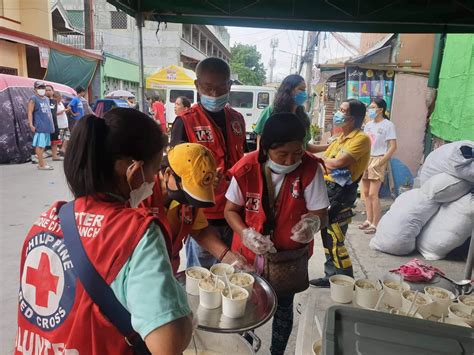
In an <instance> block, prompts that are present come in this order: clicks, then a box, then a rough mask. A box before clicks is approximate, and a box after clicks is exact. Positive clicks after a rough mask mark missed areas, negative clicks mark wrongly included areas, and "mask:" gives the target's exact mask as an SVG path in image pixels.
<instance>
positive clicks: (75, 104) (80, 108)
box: [68, 86, 86, 130]
mask: <svg viewBox="0 0 474 355" xmlns="http://www.w3.org/2000/svg"><path fill="white" fill-rule="evenodd" d="M76 93H77V95H76V96H74V97H73V99H72V100H71V102H70V103H69V105H68V108H69V113H70V115H71V116H72V121H73V126H72V127H71V130H72V129H74V125H75V124H76V122H77V121H79V120H80V119H81V118H82V117H83V116H84V115H85V112H84V103H83V101H82V99H83V98H84V96H85V95H86V90H85V89H84V88H83V87H82V86H78V87H77V88H76Z"/></svg>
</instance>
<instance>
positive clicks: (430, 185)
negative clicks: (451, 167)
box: [421, 173, 474, 203]
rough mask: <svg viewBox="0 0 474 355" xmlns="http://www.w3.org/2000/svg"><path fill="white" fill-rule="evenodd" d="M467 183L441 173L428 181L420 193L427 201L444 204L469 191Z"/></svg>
mask: <svg viewBox="0 0 474 355" xmlns="http://www.w3.org/2000/svg"><path fill="white" fill-rule="evenodd" d="M473 186H474V184H471V183H470V182H469V181H466V180H462V179H458V178H457V177H454V176H452V175H449V174H446V173H441V174H437V175H434V176H432V177H430V178H429V179H428V181H426V182H425V183H424V184H423V185H422V186H421V191H422V192H423V193H424V194H425V195H426V196H428V198H429V199H431V200H434V201H436V202H440V203H444V202H451V201H454V200H457V199H459V198H461V197H462V196H464V195H465V194H467V193H468V192H469V191H471V187H473Z"/></svg>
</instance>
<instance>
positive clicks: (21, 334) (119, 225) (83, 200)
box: [15, 108, 192, 355]
mask: <svg viewBox="0 0 474 355" xmlns="http://www.w3.org/2000/svg"><path fill="white" fill-rule="evenodd" d="M165 144H166V138H165V136H164V135H163V133H162V131H161V129H160V127H159V125H158V124H157V123H156V122H155V121H154V120H153V119H152V118H150V117H148V116H147V115H145V114H143V113H141V112H139V111H136V110H130V109H124V108H116V109H113V110H110V111H109V112H107V113H106V114H105V115H104V118H103V119H101V118H97V117H95V116H93V115H88V116H85V117H83V118H82V119H81V120H80V121H78V123H77V124H76V126H75V128H74V130H73V132H72V137H71V140H70V142H69V147H68V150H67V153H66V157H65V160H64V172H65V175H66V180H67V182H68V185H69V187H70V189H71V192H72V194H73V195H74V197H75V200H74V212H75V216H76V218H75V219H76V225H77V229H78V231H79V233H80V235H81V238H80V243H82V245H83V248H84V249H85V252H86V255H87V258H88V259H89V260H90V262H91V264H92V266H93V267H94V268H95V269H96V270H97V272H98V274H99V277H101V278H103V280H104V281H105V283H106V285H108V287H110V289H111V291H112V292H113V294H114V295H115V298H116V299H117V300H118V301H119V302H120V304H122V305H123V307H125V309H126V310H127V311H128V312H129V313H130V315H131V326H132V327H133V329H134V330H135V331H136V333H137V334H132V335H133V338H131V337H128V340H131V339H137V338H138V339H140V338H142V339H143V340H144V342H145V344H146V346H147V347H148V349H149V351H150V352H151V353H152V354H181V353H182V351H183V350H184V349H185V348H186V346H187V345H188V344H189V341H190V338H191V333H192V321H191V312H190V309H189V306H188V304H187V300H186V294H185V292H184V290H183V289H182V287H181V286H180V285H179V284H178V283H177V281H176V280H175V279H174V277H173V274H172V271H171V266H170V262H169V257H168V254H167V251H166V246H165V241H164V239H165V238H164V234H165V233H166V228H164V226H165V221H163V220H161V219H160V218H159V217H153V216H152V215H151V214H149V213H147V211H146V210H145V209H142V208H137V206H138V205H139V204H140V203H141V202H142V201H143V200H144V199H146V198H147V197H149V196H150V194H151V191H152V187H153V181H154V176H155V175H156V174H157V173H158V171H159V168H160V162H161V159H162V155H163V149H164V147H165ZM63 205H64V202H56V203H54V204H53V205H52V206H51V207H50V209H49V210H48V211H47V212H45V213H43V214H42V215H41V217H40V218H39V219H38V221H37V222H35V224H34V225H33V227H32V228H31V230H30V232H29V234H28V236H27V238H26V240H25V243H24V246H23V252H22V254H21V255H22V258H21V271H20V272H21V276H20V280H21V286H20V297H19V307H18V336H17V339H18V342H17V347H16V352H15V353H17V354H20V353H23V352H22V351H23V350H24V349H30V352H34V353H38V352H41V349H42V348H43V345H44V346H45V347H46V346H48V347H49V348H53V349H62V350H63V351H64V353H69V352H70V353H71V354H72V353H74V354H76V353H77V354H79V353H81V354H130V355H131V354H133V353H134V352H133V350H132V348H131V347H130V346H129V345H128V342H127V341H126V340H127V339H124V336H123V335H122V333H121V332H119V331H118V328H116V326H115V324H112V323H111V322H110V321H109V320H108V319H107V318H105V317H104V314H103V313H102V312H101V309H99V307H98V306H97V305H96V304H95V303H94V301H93V300H92V298H91V297H90V296H89V294H88V293H87V292H86V291H85V290H84V287H83V284H82V280H83V279H81V280H80V279H78V277H77V276H76V275H77V273H78V272H79V271H78V270H83V268H84V265H82V264H81V263H74V264H72V263H71V260H70V258H69V256H70V255H71V251H72V250H77V249H69V250H68V248H71V244H69V242H71V241H70V240H69V241H68V242H66V243H65V241H64V236H63V232H62V228H59V223H63V222H64V223H65V220H66V219H64V220H63V221H61V218H60V217H59V210H60V209H61V208H62V206H63ZM68 236H70V234H68ZM84 264H87V263H84ZM75 269H76V270H75ZM150 285H153V286H152V287H150ZM29 334H36V335H35V337H33V336H29ZM35 338H36V339H38V338H40V340H41V342H38V341H37V340H36V341H35V340H34V339H35ZM132 341H133V340H132ZM46 344H47V345H46ZM65 344H66V345H65ZM39 346H41V348H39ZM35 347H36V348H35ZM66 347H67V349H66ZM68 351H69V352H68Z"/></svg>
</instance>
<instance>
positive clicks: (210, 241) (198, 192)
mask: <svg viewBox="0 0 474 355" xmlns="http://www.w3.org/2000/svg"><path fill="white" fill-rule="evenodd" d="M161 171H162V176H163V182H164V185H165V186H166V191H167V197H168V201H165V206H166V217H167V219H168V222H169V224H170V229H171V233H170V234H171V235H172V240H171V241H169V242H168V243H167V247H168V250H169V251H170V259H171V266H172V268H173V271H174V272H175V273H176V272H177V271H178V267H179V264H180V259H179V252H180V250H181V248H182V247H183V243H184V241H185V240H186V238H187V237H188V236H192V237H193V238H194V239H195V240H196V241H197V243H198V244H199V245H200V246H201V247H202V248H203V249H205V250H207V251H208V252H210V253H211V254H212V255H213V256H214V257H215V258H217V259H218V260H221V261H223V262H226V263H229V264H232V263H234V265H236V267H238V268H240V269H249V266H248V265H246V261H245V259H244V258H243V257H242V256H240V255H239V254H238V253H233V252H231V251H230V250H229V248H228V247H227V246H226V245H225V244H224V242H223V241H222V240H221V239H220V237H219V234H218V233H217V230H216V229H215V228H214V227H212V226H210V225H209V223H208V222H207V219H206V216H205V215H204V212H203V210H202V208H205V207H212V206H214V186H213V182H214V179H215V176H216V162H215V160H214V157H213V156H212V153H211V152H210V151H209V150H208V149H207V148H206V147H204V146H202V145H200V144H195V143H183V144H179V145H177V146H175V147H173V148H171V149H170V151H169V152H168V155H167V157H165V158H164V161H163V163H162V169H161Z"/></svg>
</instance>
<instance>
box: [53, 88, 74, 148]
mask: <svg viewBox="0 0 474 355" xmlns="http://www.w3.org/2000/svg"><path fill="white" fill-rule="evenodd" d="M53 97H54V99H55V100H56V102H57V112H56V115H57V116H56V117H57V120H58V128H59V139H60V140H61V142H62V145H61V152H62V153H63V154H64V153H66V149H67V144H68V142H69V138H70V137H71V133H70V131H69V123H68V119H67V112H69V110H70V108H69V107H68V108H65V107H64V104H63V101H62V97H61V94H60V93H59V92H58V91H55V92H54V94H53Z"/></svg>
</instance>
